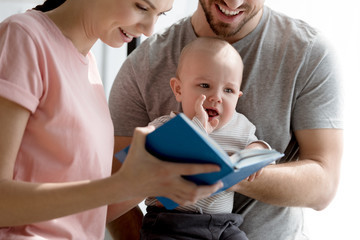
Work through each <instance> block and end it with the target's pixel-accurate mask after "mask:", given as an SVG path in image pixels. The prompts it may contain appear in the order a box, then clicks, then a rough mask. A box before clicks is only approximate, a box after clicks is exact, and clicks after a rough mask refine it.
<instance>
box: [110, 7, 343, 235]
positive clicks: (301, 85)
mask: <svg viewBox="0 0 360 240" xmlns="http://www.w3.org/2000/svg"><path fill="white" fill-rule="evenodd" d="M195 38H196V35H195V33H194V31H193V28H192V26H191V22H190V18H184V19H182V20H180V21H179V22H178V23H176V24H174V25H173V26H171V27H170V28H169V29H167V30H166V31H164V32H163V33H161V34H157V35H154V36H152V37H150V38H148V39H147V40H146V41H144V43H143V44H141V46H139V47H138V48H137V49H136V50H135V51H134V52H133V53H132V54H131V55H130V56H129V57H128V58H127V60H126V61H125V62H124V64H123V66H122V68H121V70H120V72H119V74H118V76H117V77H116V80H115V82H114V85H113V88H112V91H111V94H110V99H109V104H110V111H111V115H112V119H113V121H114V127H115V135H117V136H132V133H133V130H134V128H135V127H137V126H146V125H147V124H148V123H149V122H150V121H152V120H154V119H155V118H157V117H159V116H162V115H165V114H168V113H169V112H170V111H178V112H181V106H180V104H179V103H178V102H176V100H175V97H174V96H173V93H172V91H171V89H170V85H169V80H170V78H171V77H173V76H175V71H176V66H177V63H178V58H179V55H180V51H181V49H182V48H183V47H184V46H185V45H186V44H187V43H189V42H190V41H192V40H194V39H195ZM233 46H234V47H235V48H236V49H237V50H238V51H239V53H240V54H241V56H242V58H243V61H244V76H243V82H242V91H243V92H244V95H243V96H242V97H241V98H240V99H239V102H238V105H237V111H238V112H240V113H242V114H244V115H245V116H247V117H248V119H249V120H250V121H251V122H252V123H254V125H255V126H256V129H257V130H256V135H257V137H258V138H259V139H262V140H265V141H266V142H268V143H269V144H270V145H271V146H272V147H273V148H274V149H276V150H278V151H281V152H285V154H286V156H285V157H284V158H283V159H282V160H281V161H280V162H285V161H289V160H296V156H297V150H298V146H297V143H296V141H295V138H294V135H293V132H294V131H295V130H301V129H314V128H342V127H343V120H342V112H341V111H342V97H341V86H340V85H341V84H340V80H339V78H338V75H337V71H336V68H337V65H336V64H335V63H334V54H333V52H332V51H331V49H330V48H329V47H328V46H327V44H326V43H325V41H324V40H323V39H322V37H321V36H320V34H319V33H318V32H317V31H316V30H315V29H313V28H312V27H310V26H309V25H307V24H306V23H305V22H303V21H300V20H296V19H292V18H289V17H287V16H285V15H283V14H280V13H277V12H275V11H273V10H271V9H270V8H268V7H264V13H263V16H262V19H261V21H260V23H259V25H258V26H257V27H256V29H255V30H253V31H252V32H251V33H250V34H248V35H247V36H246V37H245V38H243V39H241V40H240V41H238V42H236V43H234V44H233ZM234 212H238V213H241V214H243V216H244V223H243V224H242V225H241V229H242V230H244V231H245V232H246V234H247V236H248V237H249V239H251V240H257V239H258V240H263V239H267V240H271V239H274V240H279V239H307V237H306V235H305V233H304V231H303V230H304V224H303V213H302V209H301V208H293V207H291V208H289V207H277V206H272V205H268V204H265V203H262V202H259V201H256V200H253V199H249V198H247V197H245V196H243V195H241V194H236V196H235V203H234Z"/></svg>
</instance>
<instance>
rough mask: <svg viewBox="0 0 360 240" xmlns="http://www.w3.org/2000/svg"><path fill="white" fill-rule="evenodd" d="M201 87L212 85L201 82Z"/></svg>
mask: <svg viewBox="0 0 360 240" xmlns="http://www.w3.org/2000/svg"><path fill="white" fill-rule="evenodd" d="M200 87H202V88H209V87H210V85H209V84H207V83H201V84H200Z"/></svg>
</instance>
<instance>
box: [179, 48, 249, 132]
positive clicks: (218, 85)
mask: <svg viewBox="0 0 360 240" xmlns="http://www.w3.org/2000/svg"><path fill="white" fill-rule="evenodd" d="M179 77H180V80H181V84H182V86H181V90H182V97H181V102H182V108H183V112H184V114H185V115H186V116H188V117H189V118H190V119H192V118H193V117H194V116H195V108H194V104H195V102H196V99H198V98H199V96H201V95H205V96H206V100H205V101H204V104H203V107H204V109H205V111H206V112H207V114H208V116H209V121H210V120H212V119H214V118H217V119H218V120H219V124H218V127H217V128H220V127H222V126H224V125H225V124H226V123H227V122H228V121H230V119H231V118H232V116H233V114H234V112H235V107H236V104H237V101H238V98H239V96H240V94H241V92H240V85H241V79H242V63H241V62H240V63H239V62H238V61H235V60H232V59H231V58H230V59H229V58H225V57H222V56H216V55H206V56H204V55H202V54H192V56H191V57H189V58H188V61H187V62H186V63H185V64H184V66H183V68H182V71H181V72H180V74H179Z"/></svg>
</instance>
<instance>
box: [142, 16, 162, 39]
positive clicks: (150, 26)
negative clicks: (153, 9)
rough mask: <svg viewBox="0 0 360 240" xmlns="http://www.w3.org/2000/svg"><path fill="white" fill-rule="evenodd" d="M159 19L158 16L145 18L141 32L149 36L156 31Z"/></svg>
mask: <svg viewBox="0 0 360 240" xmlns="http://www.w3.org/2000/svg"><path fill="white" fill-rule="evenodd" d="M157 19H158V16H154V17H149V18H146V19H144V21H143V22H142V23H141V24H140V32H141V33H142V34H144V35H145V36H147V37H149V36H151V34H152V33H153V32H154V26H155V23H156V21H157Z"/></svg>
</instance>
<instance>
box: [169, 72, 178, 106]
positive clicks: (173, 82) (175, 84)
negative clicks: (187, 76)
mask: <svg viewBox="0 0 360 240" xmlns="http://www.w3.org/2000/svg"><path fill="white" fill-rule="evenodd" d="M170 87H171V90H172V91H173V93H174V95H175V98H176V101H178V102H181V80H180V79H179V78H176V77H173V78H171V79H170Z"/></svg>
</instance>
